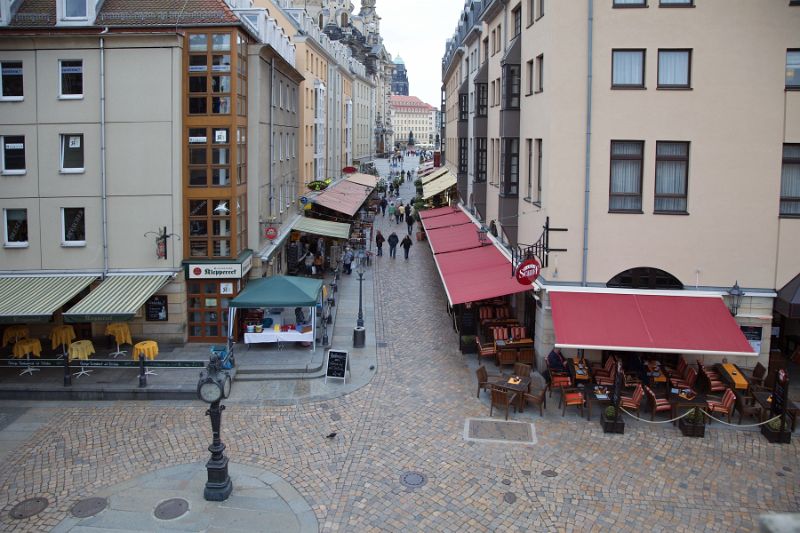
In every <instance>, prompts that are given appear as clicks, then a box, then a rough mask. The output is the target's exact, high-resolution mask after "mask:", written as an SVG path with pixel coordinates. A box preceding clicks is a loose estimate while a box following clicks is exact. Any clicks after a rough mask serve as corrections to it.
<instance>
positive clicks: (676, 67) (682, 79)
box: [658, 50, 692, 89]
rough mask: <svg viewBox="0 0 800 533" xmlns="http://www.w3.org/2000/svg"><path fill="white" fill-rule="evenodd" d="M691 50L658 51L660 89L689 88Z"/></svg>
mask: <svg viewBox="0 0 800 533" xmlns="http://www.w3.org/2000/svg"><path fill="white" fill-rule="evenodd" d="M691 67H692V51H691V50H659V51H658V87H659V88H660V89H689V88H691V86H692V85H691Z"/></svg>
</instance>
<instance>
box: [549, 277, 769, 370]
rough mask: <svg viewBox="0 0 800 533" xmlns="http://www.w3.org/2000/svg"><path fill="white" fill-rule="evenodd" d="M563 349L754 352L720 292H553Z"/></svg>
mask: <svg viewBox="0 0 800 533" xmlns="http://www.w3.org/2000/svg"><path fill="white" fill-rule="evenodd" d="M550 302H551V304H552V309H553V328H554V329H555V336H556V346H557V347H559V348H585V349H590V350H619V351H629V352H661V353H697V354H715V355H756V354H755V353H754V352H753V349H752V347H751V346H750V343H749V342H748V341H747V339H745V337H744V334H743V333H742V331H741V330H740V329H739V326H738V324H737V323H736V321H735V320H734V319H733V317H732V316H731V314H730V312H729V311H728V308H727V307H726V306H725V303H724V302H723V301H722V298H721V297H700V296H656V295H638V294H611V293H587V292H556V291H551V292H550Z"/></svg>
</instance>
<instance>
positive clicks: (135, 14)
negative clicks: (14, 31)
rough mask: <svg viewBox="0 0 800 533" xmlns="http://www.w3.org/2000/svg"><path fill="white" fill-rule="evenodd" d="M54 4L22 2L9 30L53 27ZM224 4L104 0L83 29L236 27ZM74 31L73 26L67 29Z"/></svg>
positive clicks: (218, 1)
mask: <svg viewBox="0 0 800 533" xmlns="http://www.w3.org/2000/svg"><path fill="white" fill-rule="evenodd" d="M57 19H58V17H57V13H56V0H22V2H21V3H20V6H19V8H18V9H17V12H16V13H15V15H14V18H13V19H12V20H11V23H10V24H9V26H11V27H15V28H48V27H54V26H56V22H57ZM239 23H240V21H239V18H238V17H237V16H236V15H235V14H234V13H233V11H232V10H231V8H230V7H229V6H228V4H227V3H226V2H225V1H224V0H105V1H104V2H103V3H102V5H101V7H100V11H99V12H98V13H97V17H96V19H95V21H94V24H88V23H87V24H86V26H87V27H97V28H99V27H103V26H111V27H140V26H165V27H175V26H197V25H208V24H239ZM68 28H69V29H75V27H74V26H70V27H68Z"/></svg>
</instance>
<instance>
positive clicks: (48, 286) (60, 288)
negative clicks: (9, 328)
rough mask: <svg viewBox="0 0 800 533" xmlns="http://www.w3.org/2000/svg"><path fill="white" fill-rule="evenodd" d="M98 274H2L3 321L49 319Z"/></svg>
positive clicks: (0, 315)
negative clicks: (19, 275) (3, 275)
mask: <svg viewBox="0 0 800 533" xmlns="http://www.w3.org/2000/svg"><path fill="white" fill-rule="evenodd" d="M96 279H97V276H25V277H3V278H0V323H4V324H9V323H24V322H46V321H48V320H50V317H51V316H52V315H53V313H55V312H56V311H57V310H58V309H59V308H60V307H61V306H62V305H64V304H65V303H67V302H68V301H70V299H72V298H73V297H74V296H75V295H76V294H78V293H79V292H81V291H82V290H83V289H85V288H86V287H88V286H89V284H90V283H91V282H93V281H94V280H96Z"/></svg>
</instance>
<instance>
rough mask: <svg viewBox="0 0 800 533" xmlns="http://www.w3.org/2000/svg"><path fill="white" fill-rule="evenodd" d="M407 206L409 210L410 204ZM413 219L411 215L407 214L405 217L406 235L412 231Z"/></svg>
mask: <svg viewBox="0 0 800 533" xmlns="http://www.w3.org/2000/svg"><path fill="white" fill-rule="evenodd" d="M408 205H409V208H410V207H411V204H408ZM414 218H415V217H414V215H413V214H407V215H406V224H408V234H409V235H411V232H412V231H413V229H414Z"/></svg>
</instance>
